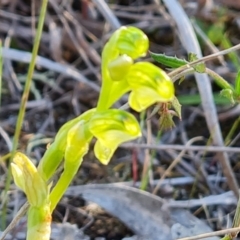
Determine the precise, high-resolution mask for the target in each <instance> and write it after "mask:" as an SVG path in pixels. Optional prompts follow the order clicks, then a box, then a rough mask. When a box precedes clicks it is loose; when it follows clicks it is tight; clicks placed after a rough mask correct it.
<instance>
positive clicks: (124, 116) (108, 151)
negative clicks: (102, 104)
mask: <svg viewBox="0 0 240 240" xmlns="http://www.w3.org/2000/svg"><path fill="white" fill-rule="evenodd" d="M89 130H90V131H91V133H92V134H93V135H94V137H96V138H97V142H96V144H95V147H94V153H95V155H96V157H97V158H98V159H99V161H100V162H102V163H103V164H108V162H109V161H110V159H111V157H112V155H113V153H114V152H115V150H116V149H117V147H118V146H119V145H120V144H122V143H124V142H127V141H130V140H133V139H136V138H137V137H140V136H141V129H140V126H139V124H138V121H137V120H136V118H135V117H134V116H133V115H132V114H130V113H128V112H125V111H123V110H119V109H109V110H106V111H103V112H99V113H96V114H95V115H94V116H93V117H92V118H91V120H90V122H89Z"/></svg>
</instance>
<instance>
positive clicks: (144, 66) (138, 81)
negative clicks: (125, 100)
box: [126, 62, 174, 112]
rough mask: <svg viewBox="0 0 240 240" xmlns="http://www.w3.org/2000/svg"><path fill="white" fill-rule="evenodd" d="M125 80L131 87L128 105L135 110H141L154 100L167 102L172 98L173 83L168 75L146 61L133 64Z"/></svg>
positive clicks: (154, 101)
mask: <svg viewBox="0 0 240 240" xmlns="http://www.w3.org/2000/svg"><path fill="white" fill-rule="evenodd" d="M126 78H127V81H128V83H129V86H130V87H131V90H132V92H131V94H130V96H129V105H130V106H131V107H132V108H133V109H134V110H135V111H138V112H140V111H142V110H144V109H146V108H147V107H149V106H150V105H152V104H154V103H156V102H168V101H171V100H172V99H173V98H174V85H173V82H172V81H171V79H170V78H169V76H168V75H167V74H166V73H165V72H164V71H163V70H161V69H159V68H158V67H156V66H155V65H153V64H151V63H148V62H138V63H136V64H134V65H133V66H132V67H131V69H130V71H129V73H128V75H127V77H126Z"/></svg>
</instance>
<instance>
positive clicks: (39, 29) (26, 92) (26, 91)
mask: <svg viewBox="0 0 240 240" xmlns="http://www.w3.org/2000/svg"><path fill="white" fill-rule="evenodd" d="M47 3H48V0H42V6H41V11H40V16H39V22H38V27H37V32H36V37H35V40H34V45H33V50H32V59H31V62H30V66H29V68H28V74H27V79H26V83H25V87H24V91H23V95H22V99H21V103H20V107H19V113H18V119H17V123H16V129H15V133H14V137H13V147H12V154H11V158H10V163H11V162H12V160H13V156H14V154H15V152H16V150H17V147H18V141H19V136H20V133H21V128H22V123H23V120H24V116H25V110H26V104H27V100H28V96H29V92H30V87H31V82H32V76H33V72H34V67H35V64H36V59H37V53H38V49H39V45H40V40H41V36H42V30H43V24H44V20H45V16H46V9H47ZM9 165H10V164H9ZM10 172H11V171H8V174H7V180H6V184H5V195H6V196H7V192H8V190H9V186H10V183H11V180H12V176H11V174H10ZM6 204H7V200H6V202H5V204H4V205H5V206H4V208H3V213H2V227H3V229H4V228H5V226H6V212H7V209H6Z"/></svg>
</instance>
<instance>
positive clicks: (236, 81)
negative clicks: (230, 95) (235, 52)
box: [235, 70, 240, 96]
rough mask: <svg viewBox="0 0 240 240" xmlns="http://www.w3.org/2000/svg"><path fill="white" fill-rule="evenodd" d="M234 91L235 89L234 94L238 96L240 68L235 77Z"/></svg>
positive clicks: (239, 91)
mask: <svg viewBox="0 0 240 240" xmlns="http://www.w3.org/2000/svg"><path fill="white" fill-rule="evenodd" d="M235 91H236V94H237V95H238V96H240V70H239V71H238V73H237V76H236V79H235Z"/></svg>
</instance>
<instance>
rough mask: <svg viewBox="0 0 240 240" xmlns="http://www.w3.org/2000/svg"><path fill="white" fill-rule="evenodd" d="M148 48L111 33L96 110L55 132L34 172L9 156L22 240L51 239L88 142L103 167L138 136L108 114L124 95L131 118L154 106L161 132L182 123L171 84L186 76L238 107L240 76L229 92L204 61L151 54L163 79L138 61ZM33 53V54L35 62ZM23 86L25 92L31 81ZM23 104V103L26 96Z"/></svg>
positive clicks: (124, 33)
mask: <svg viewBox="0 0 240 240" xmlns="http://www.w3.org/2000/svg"><path fill="white" fill-rule="evenodd" d="M46 2H47V1H45V3H46ZM45 7H46V6H45ZM41 24H43V22H41ZM41 28H42V25H41ZM38 40H39V39H38ZM38 43H39V42H38ZM148 47H149V41H148V38H147V36H146V35H145V34H144V33H143V32H142V31H141V30H139V29H137V28H135V27H121V28H120V29H118V30H117V31H115V32H114V33H113V35H112V36H111V38H110V39H109V41H108V42H107V43H106V45H105V47H104V49H103V52H102V67H101V73H102V87H101V92H100V96H99V100H98V103H97V106H96V108H93V109H90V110H88V111H86V112H85V113H83V114H82V115H80V116H77V117H76V118H74V119H73V120H71V121H69V122H67V123H65V124H64V125H63V126H62V127H61V128H60V130H59V131H58V133H57V134H56V136H55V139H54V141H53V143H51V144H50V146H49V147H48V148H47V150H46V152H45V154H44V156H43V157H42V159H41V160H40V163H39V166H38V167H37V168H36V167H35V166H34V165H33V164H32V162H31V160H30V159H29V158H28V157H27V156H25V155H24V154H22V153H19V152H17V153H15V154H14V157H13V162H12V163H11V168H12V174H13V178H14V181H15V183H16V185H17V186H18V187H19V188H20V189H21V190H22V191H23V192H24V193H25V194H26V197H27V200H28V202H29V209H28V230H27V240H30V239H31V240H32V239H36V240H38V239H39V240H48V239H50V232H51V228H50V224H51V214H52V212H53V210H54V209H55V207H56V205H57V204H58V202H59V201H60V199H61V197H62V196H63V194H64V193H65V191H66V189H67V188H68V186H69V185H70V183H71V181H72V180H73V178H74V176H75V175H76V173H77V171H78V169H79V167H80V166H81V163H82V161H83V158H84V156H85V155H86V153H87V152H88V150H89V145H90V143H91V141H92V139H93V138H95V139H96V143H95V146H94V153H95V156H96V158H97V159H98V160H99V161H100V162H101V163H103V164H108V163H109V161H110V159H111V157H112V156H113V154H114V152H115V150H116V149H117V148H118V146H119V145H120V144H122V143H124V142H127V141H131V140H134V139H136V138H138V137H140V136H141V128H140V126H139V123H138V121H137V119H136V118H135V117H134V116H133V115H132V114H130V113H129V112H127V111H124V110H121V109H115V108H112V107H113V106H114V104H115V103H116V102H117V101H118V100H119V99H120V98H121V97H122V96H123V95H124V94H126V93H129V98H128V103H129V106H130V107H131V108H132V109H133V110H135V111H136V112H141V111H144V110H145V109H147V108H148V107H150V106H151V105H153V104H157V111H158V112H159V113H160V121H159V122H160V123H159V124H160V128H161V129H167V128H171V127H173V126H174V122H173V120H172V118H173V116H178V117H179V118H181V105H180V104H179V102H178V99H177V98H176V97H175V95H174V84H173V82H174V81H175V80H177V79H181V78H182V77H184V76H185V75H186V74H188V73H189V72H195V71H196V72H199V73H208V74H210V75H211V76H212V77H213V78H214V80H215V81H216V83H218V85H219V86H220V87H221V88H222V95H223V96H225V97H227V98H228V99H230V100H231V101H232V102H239V101H240V74H238V75H237V78H236V83H235V86H232V85H231V84H229V83H228V82H227V81H226V80H224V79H223V78H222V77H221V76H219V75H217V74H216V73H214V72H213V71H211V70H210V69H208V68H206V66H205V64H204V61H201V60H199V59H197V57H196V55H195V54H191V55H189V59H188V61H187V60H182V59H178V58H172V57H169V56H166V55H162V54H155V53H151V56H152V57H153V58H154V59H155V60H156V61H158V62H160V63H162V64H164V65H166V66H167V67H171V68H174V69H175V70H174V71H172V72H171V73H170V74H166V73H165V72H164V71H163V70H161V69H160V68H158V67H156V66H155V65H153V64H151V63H149V62H145V61H141V59H139V58H141V57H143V56H145V55H146V54H147V51H148ZM36 51H37V48H36V49H35V53H34V56H35V57H36ZM33 62H34V61H33ZM33 67H34V64H33V65H32V67H31V72H30V73H29V78H28V79H30V78H31V76H32V74H33ZM27 83H28V84H27V91H28V92H29V90H30V83H31V81H30V80H29V81H28V82H27ZM24 99H25V102H26V99H27V94H26V96H25V95H24ZM23 117H24V114H22V115H21V121H20V123H19V124H18V131H17V135H16V136H17V137H16V138H15V139H16V141H15V144H14V151H13V152H15V148H16V146H17V141H18V136H19V133H20V129H21V125H22V120H23ZM62 162H63V167H64V169H63V172H62V174H61V176H60V178H59V179H58V180H57V182H56V183H55V184H54V185H53V183H52V182H51V179H52V177H53V176H54V175H55V173H56V172H57V170H58V168H59V166H60V164H61V163H62ZM229 239H231V238H229Z"/></svg>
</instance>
